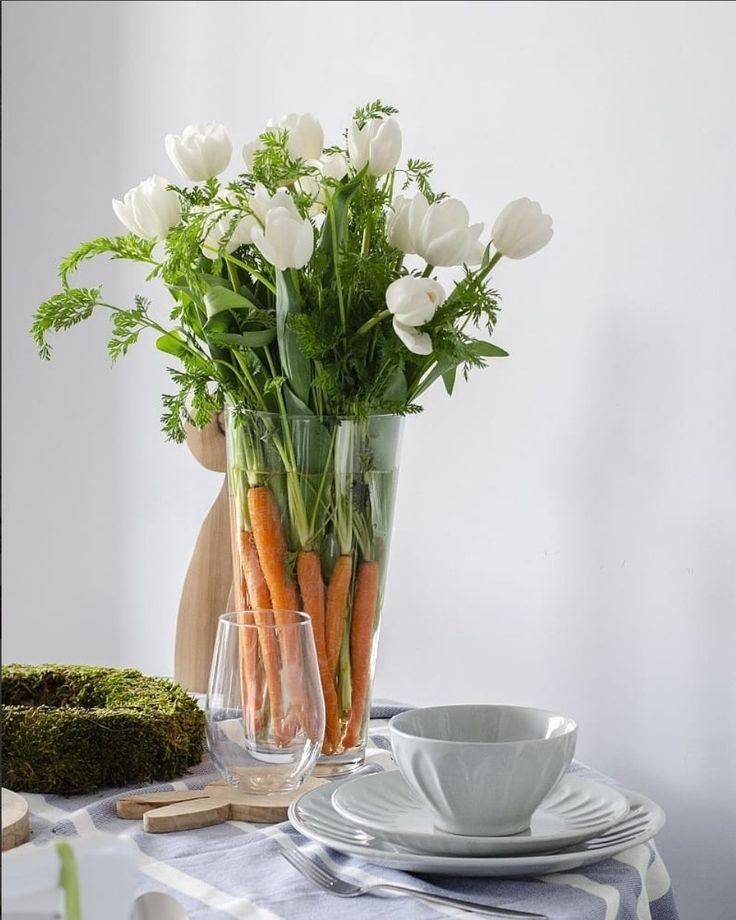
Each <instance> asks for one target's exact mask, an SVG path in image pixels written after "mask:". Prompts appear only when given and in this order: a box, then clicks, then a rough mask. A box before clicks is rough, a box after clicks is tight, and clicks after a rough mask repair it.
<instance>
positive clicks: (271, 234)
mask: <svg viewBox="0 0 736 920" xmlns="http://www.w3.org/2000/svg"><path fill="white" fill-rule="evenodd" d="M252 238H253V242H254V243H255V245H256V246H257V247H258V249H259V250H260V252H261V255H262V256H263V258H264V259H266V260H267V261H268V262H270V263H271V265H274V266H275V267H276V268H278V269H280V270H281V271H285V270H286V269H287V268H303V267H304V266H305V265H306V264H307V262H308V261H309V260H310V259H311V257H312V252H313V251H314V228H313V227H312V222H311V221H310V220H308V219H306V218H301V217H299V216H298V215H297V216H296V217H294V215H293V213H292V212H291V210H290V209H289V208H285V207H275V208H271V209H270V210H269V211H268V213H267V214H266V221H265V226H264V228H263V229H261V228H260V227H256V228H255V229H254V230H253V233H252Z"/></svg>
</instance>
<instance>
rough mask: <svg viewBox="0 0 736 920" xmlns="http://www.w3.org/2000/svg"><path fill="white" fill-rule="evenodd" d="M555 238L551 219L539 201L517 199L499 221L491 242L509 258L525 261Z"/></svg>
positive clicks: (505, 209)
mask: <svg viewBox="0 0 736 920" xmlns="http://www.w3.org/2000/svg"><path fill="white" fill-rule="evenodd" d="M551 239H552V218H551V217H550V216H549V214H545V213H544V212H543V211H542V207H541V205H540V204H539V202H537V201H531V200H530V199H529V198H517V199H516V201H512V202H510V203H509V204H507V205H506V207H505V208H504V209H503V211H501V213H500V214H499V215H498V217H497V218H496V222H495V223H494V225H493V230H492V231H491V240H492V241H493V245H494V246H495V247H496V249H497V250H498V251H499V252H500V253H501V254H502V255H504V256H506V258H507V259H526V257H527V256H531V255H533V254H534V253H535V252H538V251H539V250H540V249H542V248H543V247H544V246H546V245H547V243H549V241H550V240H551Z"/></svg>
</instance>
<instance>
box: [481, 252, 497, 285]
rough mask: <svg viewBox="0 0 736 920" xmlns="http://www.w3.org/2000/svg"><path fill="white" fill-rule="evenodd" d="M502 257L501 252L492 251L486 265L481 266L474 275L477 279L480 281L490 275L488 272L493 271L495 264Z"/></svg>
mask: <svg viewBox="0 0 736 920" xmlns="http://www.w3.org/2000/svg"><path fill="white" fill-rule="evenodd" d="M502 258H503V253H502V252H494V253H493V258H492V259H491V261H490V262H489V263H488V265H486V267H485V268H482V269H481V270H480V271H479V272H478V274H477V275H476V276H475V277H476V278H477V279H478V280H479V281H482V280H483V279H484V278H487V277H488V275H490V273H491V272H492V271H493V269H494V268H495V267H496V265H498V263H499V262H500V261H501V259H502Z"/></svg>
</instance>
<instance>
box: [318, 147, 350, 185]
mask: <svg viewBox="0 0 736 920" xmlns="http://www.w3.org/2000/svg"><path fill="white" fill-rule="evenodd" d="M320 162H321V164H322V173H323V174H324V176H325V178H327V179H334V180H335V181H336V182H339V181H340V179H344V178H345V176H347V174H348V161H347V160H346V158H345V156H344V155H343V154H342V153H329V154H327V156H325V157H322V159H321V160H320Z"/></svg>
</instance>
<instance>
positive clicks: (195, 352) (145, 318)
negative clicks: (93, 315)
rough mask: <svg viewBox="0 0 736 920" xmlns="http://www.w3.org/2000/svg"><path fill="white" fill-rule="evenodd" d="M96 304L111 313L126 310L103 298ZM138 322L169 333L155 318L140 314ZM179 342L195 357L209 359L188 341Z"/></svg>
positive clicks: (160, 331)
mask: <svg viewBox="0 0 736 920" xmlns="http://www.w3.org/2000/svg"><path fill="white" fill-rule="evenodd" d="M96 306H98V307H105V309H106V310H112V312H113V313H127V312H128V311H127V310H123V309H122V308H121V307H116V306H114V304H111V303H107V302H106V301H104V300H98V301H97V304H96ZM140 323H141V325H142V326H146V327H147V328H148V329H153V330H154V331H155V332H158V333H159V334H160V335H171V330H170V329H165V328H164V327H163V326H160V325H159V324H158V323H157V322H156V321H155V320H153V319H151V318H150V317H149V316H141V317H140ZM178 341H179V344H180V345H182V346H183V347H184V348H186V350H187V351H188V352H190V353H191V354H193V355H194V356H195V357H196V358H201V359H204V360H205V361H209V358H208V357H207V355H206V354H205V353H204V352H203V351H201V350H200V349H199V348H196V347H195V346H193V345H192V344H191V343H190V342H187V341H181V339H179V340H178Z"/></svg>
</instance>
